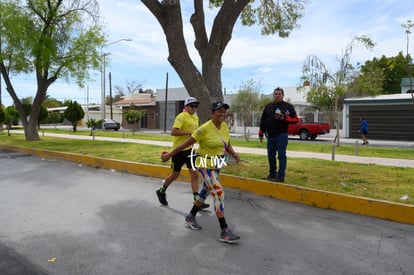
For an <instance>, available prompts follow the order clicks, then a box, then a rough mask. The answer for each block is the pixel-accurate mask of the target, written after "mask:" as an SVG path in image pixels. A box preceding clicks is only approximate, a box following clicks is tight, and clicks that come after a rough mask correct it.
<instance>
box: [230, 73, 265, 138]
mask: <svg viewBox="0 0 414 275" xmlns="http://www.w3.org/2000/svg"><path fill="white" fill-rule="evenodd" d="M231 111H232V112H235V113H237V115H238V116H240V117H241V120H242V121H243V127H244V137H245V139H246V140H247V141H249V133H248V131H247V126H252V125H253V115H252V114H253V112H259V111H260V84H257V83H255V82H254V81H253V80H249V81H247V82H246V83H245V84H243V85H242V86H241V87H240V89H239V91H238V92H237V95H236V96H235V98H234V99H233V100H232V102H231Z"/></svg>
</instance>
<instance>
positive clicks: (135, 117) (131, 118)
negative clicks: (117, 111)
mask: <svg viewBox="0 0 414 275" xmlns="http://www.w3.org/2000/svg"><path fill="white" fill-rule="evenodd" d="M145 113H146V112H145V111H143V110H135V109H134V106H133V105H132V104H131V106H130V108H129V110H128V111H127V112H125V114H124V117H125V120H126V121H127V122H128V123H129V124H136V123H138V122H139V120H140V119H141V118H142V117H143V116H145ZM132 131H133V132H135V127H133V128H132Z"/></svg>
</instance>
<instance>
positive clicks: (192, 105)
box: [188, 104, 198, 109]
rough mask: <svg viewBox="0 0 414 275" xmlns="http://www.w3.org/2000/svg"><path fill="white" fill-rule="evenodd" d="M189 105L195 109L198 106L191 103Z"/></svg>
mask: <svg viewBox="0 0 414 275" xmlns="http://www.w3.org/2000/svg"><path fill="white" fill-rule="evenodd" d="M188 106H190V107H191V108H193V109H195V108H198V105H194V104H191V105H188Z"/></svg>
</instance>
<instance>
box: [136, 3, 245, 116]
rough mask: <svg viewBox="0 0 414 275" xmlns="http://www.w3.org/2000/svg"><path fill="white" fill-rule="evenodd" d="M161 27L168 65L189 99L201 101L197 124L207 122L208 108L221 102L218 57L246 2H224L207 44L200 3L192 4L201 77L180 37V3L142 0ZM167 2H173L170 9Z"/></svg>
mask: <svg viewBox="0 0 414 275" xmlns="http://www.w3.org/2000/svg"><path fill="white" fill-rule="evenodd" d="M142 2H143V3H144V5H145V6H146V7H147V8H148V9H149V10H150V11H151V12H152V14H153V15H154V16H155V17H156V18H157V20H158V22H159V23H160V25H161V27H162V29H163V31H164V33H165V36H166V40H167V44H168V51H169V56H168V61H169V62H170V64H171V65H172V66H173V68H174V69H175V71H176V72H177V74H178V75H179V77H180V79H181V81H182V82H183V84H184V87H185V88H186V90H187V92H188V93H189V95H190V96H194V97H196V98H197V99H198V100H199V101H200V103H201V104H200V106H199V109H198V111H197V114H198V116H199V118H200V123H203V122H205V121H207V120H208V119H210V115H211V111H210V106H211V103H212V102H214V101H222V100H223V91H222V83H221V68H222V62H221V57H222V55H223V53H224V50H225V48H226V46H227V44H228V42H229V41H230V39H231V34H232V30H233V27H234V24H235V23H236V20H237V18H238V17H239V15H240V13H241V11H242V10H243V8H244V7H245V6H246V5H247V4H248V3H249V0H241V1H235V2H233V1H226V2H225V3H224V4H223V6H222V7H221V8H220V11H219V13H218V15H217V16H216V19H215V21H214V25H213V28H212V32H211V35H210V40H209V39H208V37H207V33H206V28H205V23H204V8H203V1H194V10H195V11H194V14H193V15H192V16H191V24H192V26H193V29H194V34H195V47H196V49H197V50H198V53H199V55H200V58H201V62H202V73H200V71H199V70H198V69H197V67H196V66H195V65H194V63H193V61H192V60H191V58H190V55H189V53H188V49H187V45H186V43H185V39H184V34H183V22H182V16H181V6H180V1H163V4H161V3H159V2H158V1H155V0H142ZM170 2H174V5H171V4H170Z"/></svg>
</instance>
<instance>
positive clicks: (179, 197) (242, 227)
mask: <svg viewBox="0 0 414 275" xmlns="http://www.w3.org/2000/svg"><path fill="white" fill-rule="evenodd" d="M0 172H1V180H0V212H1V215H0V274H117V275H119V274H227V275H228V274H249V275H250V274H318V275H321V274H375V275H381V274H414V251H413V247H414V226H413V225H407V224H401V223H395V222H390V221H385V220H380V219H375V218H372V217H366V216H360V215H354V214H349V213H343V212H338V211H332V210H324V209H319V208H314V207H308V206H305V205H301V204H295V203H288V202H284V201H280V200H277V199H273V198H270V197H263V196H257V195H254V194H251V193H248V192H246V191H241V190H236V189H226V218H227V221H228V223H229V226H230V227H231V228H232V229H234V230H235V231H236V232H237V233H238V234H240V235H241V240H240V242H239V243H238V244H233V245H229V244H224V243H221V242H220V241H219V240H218V237H219V225H218V222H217V220H216V218H215V215H214V213H212V212H210V211H207V212H201V213H200V214H199V216H198V221H199V223H200V224H201V225H202V226H203V229H202V230H201V231H193V230H191V229H189V228H187V227H186V226H185V224H184V216H185V215H186V214H187V213H188V211H189V210H190V208H191V204H192V195H191V191H190V186H189V184H188V183H183V182H176V183H174V184H173V185H172V186H171V187H170V188H169V190H168V200H169V204H170V206H169V207H162V206H160V204H159V203H158V200H157V198H156V196H155V190H156V189H157V188H158V187H159V186H160V184H161V180H160V179H156V178H148V177H141V176H136V175H131V174H124V173H121V172H118V171H111V170H104V169H95V168H91V167H85V166H82V165H79V164H75V163H70V162H64V161H58V160H52V159H41V158H39V157H36V156H31V155H28V154H25V153H21V152H10V151H4V150H3V151H1V150H0ZM208 202H210V201H208ZM210 203H211V202H210ZM210 210H212V209H210Z"/></svg>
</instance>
